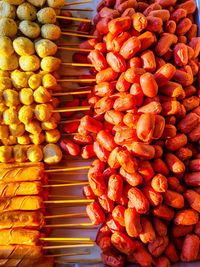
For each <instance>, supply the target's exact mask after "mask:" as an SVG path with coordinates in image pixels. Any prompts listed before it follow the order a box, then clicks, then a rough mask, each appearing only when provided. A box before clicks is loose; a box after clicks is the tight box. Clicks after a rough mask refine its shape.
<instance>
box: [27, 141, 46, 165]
mask: <svg viewBox="0 0 200 267" xmlns="http://www.w3.org/2000/svg"><path fill="white" fill-rule="evenodd" d="M27 157H28V159H29V160H30V161H31V162H38V161H41V160H42V159H43V153H42V149H41V148H40V147H39V146H37V145H32V146H31V147H29V149H28V150H27Z"/></svg>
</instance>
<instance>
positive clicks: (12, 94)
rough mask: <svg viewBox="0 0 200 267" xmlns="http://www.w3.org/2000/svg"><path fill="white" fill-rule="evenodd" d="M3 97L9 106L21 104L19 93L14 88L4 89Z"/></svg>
mask: <svg viewBox="0 0 200 267" xmlns="http://www.w3.org/2000/svg"><path fill="white" fill-rule="evenodd" d="M3 98H4V101H5V105H6V106H7V107H12V106H17V105H19V103H20V101H19V94H18V92H17V91H15V90H13V89H6V90H4V91H3Z"/></svg>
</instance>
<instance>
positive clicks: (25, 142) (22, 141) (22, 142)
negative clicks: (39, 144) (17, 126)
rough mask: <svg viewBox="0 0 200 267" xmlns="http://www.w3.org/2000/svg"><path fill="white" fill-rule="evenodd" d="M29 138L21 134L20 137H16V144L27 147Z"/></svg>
mask: <svg viewBox="0 0 200 267" xmlns="http://www.w3.org/2000/svg"><path fill="white" fill-rule="evenodd" d="M30 142H31V141H30V138H29V136H28V134H26V133H25V134H23V135H22V136H19V137H17V143H18V144H20V145H29V144H30Z"/></svg>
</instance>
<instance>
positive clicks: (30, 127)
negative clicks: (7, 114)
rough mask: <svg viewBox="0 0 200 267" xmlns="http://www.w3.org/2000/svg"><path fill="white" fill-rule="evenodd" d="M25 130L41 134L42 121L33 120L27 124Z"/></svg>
mask: <svg viewBox="0 0 200 267" xmlns="http://www.w3.org/2000/svg"><path fill="white" fill-rule="evenodd" d="M25 130H26V131H27V132H29V133H31V134H35V135H37V134H40V133H41V131H42V129H41V127H40V123H39V121H37V120H32V121H31V122H30V123H27V124H26V125H25Z"/></svg>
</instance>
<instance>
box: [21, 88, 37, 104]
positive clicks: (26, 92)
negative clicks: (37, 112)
mask: <svg viewBox="0 0 200 267" xmlns="http://www.w3.org/2000/svg"><path fill="white" fill-rule="evenodd" d="M19 99H20V102H21V103H22V104H24V105H31V104H32V103H33V101H34V98H33V90H32V89H31V88H23V89H22V90H21V91H20V92H19Z"/></svg>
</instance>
